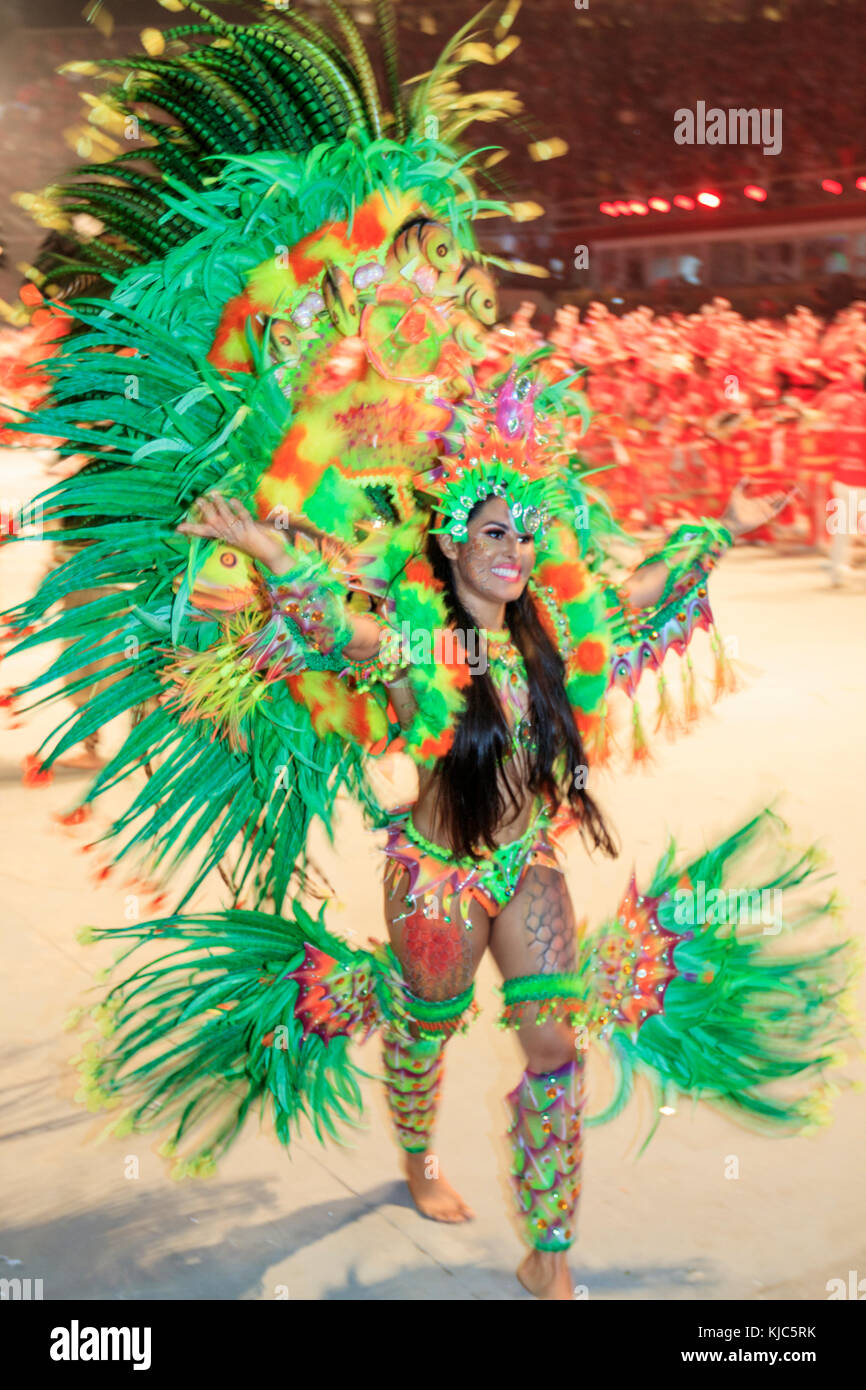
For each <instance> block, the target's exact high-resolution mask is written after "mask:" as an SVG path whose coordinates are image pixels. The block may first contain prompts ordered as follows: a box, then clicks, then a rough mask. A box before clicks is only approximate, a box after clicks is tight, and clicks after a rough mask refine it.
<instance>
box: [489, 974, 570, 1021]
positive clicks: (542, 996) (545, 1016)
mask: <svg viewBox="0 0 866 1390" xmlns="http://www.w3.org/2000/svg"><path fill="white" fill-rule="evenodd" d="M502 995H503V999H504V1000H505V1007H504V1008H503V1010H502V1013H501V1014H500V1016H499V1019H498V1020H497V1022H498V1025H499V1027H500V1028H509V1027H512V1028H519V1027H520V1025H521V1023H522V1022H523V1021H524V1017H525V1015H526V1011H527V1009H534V1008H537V1009H538V1013H537V1015H536V1019H535V1021H536V1023H538V1024H542V1023H547V1022H548V1021H551V1022H556V1023H568V1024H569V1025H570V1026H571V1027H572V1028H578V1027H580V1026H581V1024H584V1023H586V1021H587V1014H588V1009H587V1003H586V979H585V972H582V971H578V970H569V971H560V972H558V973H555V974H551V975H518V976H516V977H515V978H514V979H512V980H506V981H505V982H504V984H503V986H502Z"/></svg>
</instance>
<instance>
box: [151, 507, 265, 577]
mask: <svg viewBox="0 0 866 1390" xmlns="http://www.w3.org/2000/svg"><path fill="white" fill-rule="evenodd" d="M177 529H178V531H180V532H181V534H182V535H184V536H202V537H203V538H204V539H206V540H216V541H223V542H224V543H225V544H226V545H230V546H232V548H233V549H234V550H240V551H241V552H242V553H243V554H244V555H249V557H250V559H251V560H259V561H260V562H261V563H262V564H263V565H266V566H267V567H268V569H270V570H273V571H274V573H276V574H279V573H281V572H282V570H283V569H285V568H286V567H287V565H288V563H289V561H288V557H287V555H286V550H285V547H284V546H283V543H282V541H281V540H280V537H279V534H278V533H277V532H276V531H275V530H274V529H273V527H272V526H267V525H265V524H264V523H263V522H260V521H256V520H255V519H254V517H252V516H251V515H250V513H249V512H248V511H247V509H246V507H245V506H244V504H243V502H240V501H238V499H237V498H236V497H221V496H220V494H219V493H218V492H209V493H206V494H205V495H204V496H203V497H199V498H197V499H196V501H195V502H194V503H193V505H192V507H191V508H190V519H189V520H188V521H183V522H181V524H180V526H178V528H177Z"/></svg>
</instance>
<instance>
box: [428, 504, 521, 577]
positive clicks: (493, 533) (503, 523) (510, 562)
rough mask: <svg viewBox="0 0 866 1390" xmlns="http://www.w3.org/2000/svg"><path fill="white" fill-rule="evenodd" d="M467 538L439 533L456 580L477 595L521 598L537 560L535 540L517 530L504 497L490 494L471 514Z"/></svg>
mask: <svg viewBox="0 0 866 1390" xmlns="http://www.w3.org/2000/svg"><path fill="white" fill-rule="evenodd" d="M467 526H468V531H469V534H468V535H467V537H466V540H465V541H462V542H461V541H455V540H453V539H452V537H451V536H448V535H443V536H441V537H440V544H441V546H442V550H443V552H444V553H445V555H446V556H447V557H448V559H449V560H450V561H451V565H452V568H453V570H454V571H455V581H457V580H459V581H460V582H461V585H462V587H463V588H464V590H465V591H466V592H467V593H468V594H471V595H475V596H476V597H477V598H481V599H486V600H488V602H489V601H493V602H494V603H513V602H514V600H515V599H518V598H520V595H521V594H522V593H523V590H524V589H525V588H526V584H527V581H528V579H529V576H530V574H531V573H532V567H533V565H534V564H535V542H534V540H533V539H532V536H530V535H528V534H527V533H526V532H518V531H517V530H516V529H515V526H514V521H513V519H512V516H511V513H510V511H509V510H508V505H507V503H506V502H505V500H504V498H502V497H491V498H489V499H488V500H487V501H486V502H485V503H484V504H483V506H481V507H479V508H478V510H477V511H476V512H475V513H474V514H473V515H472V516H471V517H470V519H469V521H468V523H467Z"/></svg>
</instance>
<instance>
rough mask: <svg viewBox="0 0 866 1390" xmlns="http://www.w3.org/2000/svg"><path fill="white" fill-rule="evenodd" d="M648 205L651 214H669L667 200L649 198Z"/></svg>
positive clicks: (669, 208) (669, 207) (669, 206)
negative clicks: (651, 211)
mask: <svg viewBox="0 0 866 1390" xmlns="http://www.w3.org/2000/svg"><path fill="white" fill-rule="evenodd" d="M649 205H650V207H651V208H652V210H653V212H670V210H671V205H670V203H669V202H668V200H667V198H650V200H649Z"/></svg>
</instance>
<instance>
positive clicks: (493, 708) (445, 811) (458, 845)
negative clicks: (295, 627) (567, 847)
mask: <svg viewBox="0 0 866 1390" xmlns="http://www.w3.org/2000/svg"><path fill="white" fill-rule="evenodd" d="M479 505H483V504H480V503H479V504H476V508H474V509H473V510H477V506H479ZM470 515H471V514H470ZM426 555H427V559H428V560H429V562H430V565H431V566H432V569H433V573H434V574H435V576H436V578H437V579H438V580H440V581H441V583H442V585H443V589H444V593H443V598H444V600H445V605H446V608H447V610H448V616H449V617H450V618H451V620H452V621H453V623H454V625H455V627H456V628H458V629H459V630H461V631H462V632H464V633H466V634H468V633H470V632H471V631H473V630H474V631H475V632H476V633H477V632H478V624H477V623H476V621H475V619H474V618H473V617H472V616H471V614H470V613H468V612H467V610H466V609H465V608H464V606H463V604H462V603H461V602H460V599H459V598H458V596H457V591H456V589H455V587H454V580H453V577H452V571H451V563H450V561H449V560H448V559H447V557H446V556H445V555H444V554H443V552H442V550H441V549H440V547H439V544H438V541H437V538H436V536H435V535H433V534H432V533H428V536H427V544H426ZM505 621H506V625H507V627H508V629H509V632H510V633H511V637H512V640H513V642H514V644H515V646H516V647H517V648H518V650H519V651H520V653H521V655H522V657H523V661H524V664H525V666H526V675H527V678H528V681H529V708H530V714H531V720H532V723H531V740H530V741H531V743H532V745H533V747H532V750H531V751H530V752H529V753H528V754H527V756H528V758H529V779H528V787H529V790H530V791H531V792H533V793H536V794H542V795H543V796H544V797H545V798H546V799H547V801H548V803H549V804H550V806H551V808H552V809H553V810H554V811H555V810H558V808H559V807H560V806H561V804H562V802H563V800H566V801H568V802H569V804H570V805H571V807H572V809H573V810H574V812H575V813H576V815H577V816H578V818H579V821H580V829H581V833H582V835H583V836H584V839H585V840H586V841H587V842H588V843H589V844H590V845H591V846H592V847H593V848H596V849H601V850H602V851H603V852H604V853H605V854H607V855H609V856H610V857H611V858H614V859H615V858H616V857H617V854H618V852H619V851H618V849H617V848H616V846H615V844H614V841H613V838H612V836H611V833H610V831H609V830H608V828H607V825H606V824H605V820H604V817H603V815H602V813H601V811H600V810H599V808H598V806H597V804H596V802H595V801H594V800H593V798H592V796H591V795H590V794H589V792H588V791H587V790H586V788H585V786H583V785H582V783H583V782H584V781H585V769H586V755H585V753H584V748H583V741H582V739H581V737H580V733H579V731H578V728H577V725H576V724H575V721H574V714H573V712H572V709H571V706H570V705H569V703H568V697H567V695H566V693H565V666H564V663H563V661H562V658H561V656H560V655H559V653H558V651H557V650H556V648H555V647H554V645H553V643H552V642H551V640H550V638H549V637H548V635H547V632H546V631H545V629H544V627H543V626H542V624H541V620H540V619H539V616H538V611H537V609H536V607H535V602H534V600H533V598H532V595H531V593H530V592H529V588H528V587H527V588H525V589H524V590H523V593H522V594H521V595H520V598H518V599H515V600H514V602H512V603H508V604H506V606H505ZM476 650H478V648H476ZM511 738H512V734H511V731H510V730H509V727H508V723H507V721H506V719H505V715H504V714H503V712H502V707H501V705H500V703H499V698H498V696H497V694H496V690H495V688H494V686H493V682H492V680H491V678H490V675H489V673H488V672H484V673H483V674H477V675H473V677H472V680H471V681H470V682H469V686H468V689H467V692H466V705H465V709H464V712H463V714H462V715H461V717H460V719H459V721H458V723H457V728H456V730H455V734H454V742H453V744H452V745H451V749H450V751H449V752H448V753H447V754H446V756H445V757H444V758H443V759H442V760H441V762H440V763H439V765H438V768H437V773H436V780H437V802H436V806H437V816H438V819H439V820H440V823H441V825H442V828H443V829H444V832H445V834H446V836H447V838H448V841H449V843H450V848H451V850H452V853H454V854H455V855H457V856H458V857H460V858H464V857H474V856H476V855H477V854H478V853H479V852H481V847H482V846H484V845H487V846H488V847H490V848H493V847H494V846H495V843H496V842H495V840H494V834H495V832H496V829H497V827H498V825H499V823H500V821H501V819H502V817H503V815H504V813H505V811H506V809H507V806H508V804H509V803H510V804H511V805H512V806H513V807H514V808H515V810H516V809H517V797H516V795H515V790H514V788H513V787H512V785H511V782H510V780H509V775H508V768H507V763H506V757H505V755H506V753H507V751H508V749H509V747H510V745H511ZM560 757H562V758H563V762H562V764H561V770H560V771H559V775H558V777H557V772H556V771H555V767H554V765H555V763H556V761H557V759H558V758H560ZM581 770H583V775H579V773H580V772H581Z"/></svg>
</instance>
